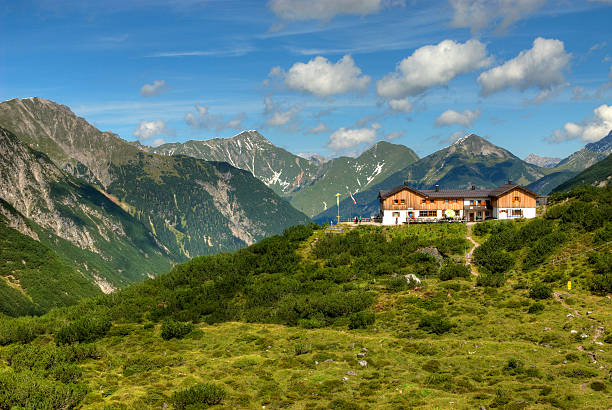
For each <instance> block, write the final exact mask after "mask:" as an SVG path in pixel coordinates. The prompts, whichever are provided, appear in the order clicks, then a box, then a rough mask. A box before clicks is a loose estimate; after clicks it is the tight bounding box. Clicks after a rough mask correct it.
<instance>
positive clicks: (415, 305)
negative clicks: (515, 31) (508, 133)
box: [0, 189, 612, 409]
mask: <svg viewBox="0 0 612 410" xmlns="http://www.w3.org/2000/svg"><path fill="white" fill-rule="evenodd" d="M610 195H611V190H610V189H607V190H605V189H604V190H583V191H575V192H573V193H572V194H571V195H565V194H563V195H558V196H556V197H554V198H553V205H552V206H549V209H548V210H547V213H546V215H545V217H543V218H537V219H535V220H531V221H525V220H517V221H507V222H505V221H491V222H486V223H483V224H477V225H474V226H472V227H471V231H472V234H473V237H474V239H475V240H476V241H477V242H478V243H479V244H480V246H479V247H478V248H477V249H476V250H475V251H474V264H475V266H476V271H477V273H478V274H477V275H474V274H472V273H471V272H470V269H469V268H468V267H466V266H465V265H463V263H460V261H461V258H462V257H463V256H464V254H465V250H466V248H468V249H469V248H470V247H471V243H470V242H469V241H467V239H466V234H467V229H466V226H465V225H463V224H436V225H434V224H431V225H411V226H409V227H376V226H360V227H357V228H354V229H350V228H348V227H347V229H346V232H345V233H344V234H330V233H326V231H325V229H323V228H318V227H316V226H314V225H311V226H302V227H296V228H292V229H289V230H287V231H286V232H285V233H284V234H283V235H282V236H277V237H273V238H269V239H265V240H263V241H261V242H260V243H258V244H256V245H254V246H251V247H249V248H247V249H244V250H241V251H238V252H235V253H232V254H220V255H218V256H206V257H202V258H196V259H193V260H192V261H190V262H187V263H185V264H183V265H179V266H177V267H176V268H174V269H173V270H172V271H171V272H169V273H168V274H165V275H161V276H160V277H158V278H156V279H153V280H149V281H146V282H143V283H141V284H136V285H133V286H131V287H129V288H127V289H125V290H123V291H121V292H118V293H116V294H113V295H107V296H101V297H98V298H94V299H87V300H84V301H83V302H81V303H80V304H78V305H75V306H72V307H68V308H62V309H55V310H53V311H51V312H50V313H48V314H46V315H44V316H40V317H23V318H17V319H11V318H0V346H1V347H0V409H4V408H12V407H13V406H17V407H18V406H21V407H24V408H71V407H82V408H98V409H132V408H154V409H155V408H157V409H162V408H177V409H187V408H191V409H196V408H207V407H212V408H253V409H255V408H258V409H261V408H264V407H265V408H266V409H270V408H296V409H313V408H320V409H327V408H331V409H358V408H363V409H365V408H428V409H430V408H440V409H447V408H478V407H479V406H483V407H484V408H487V409H488V408H505V409H518V408H562V409H576V408H585V409H586V408H588V409H607V408H610V407H612V399H610V397H611V394H610V393H611V390H612V383H611V375H612V373H611V365H612V354H611V353H610V345H611V344H612V332H611V331H610V330H611V328H610V327H611V324H612V300H611V299H610V294H611V293H612V271H611V266H612V256H611V252H610V246H609V244H610V240H612V238H610V232H611V229H610V228H611V223H610V217H609V216H608V215H610V214H609V213H608V211H609V208H610V204H611V203H612V201H609V199H610ZM585 205H588V206H585ZM429 247H435V248H436V249H437V250H438V251H439V253H440V256H441V258H440V257H438V256H437V254H436V253H435V252H431V250H430V249H427V248H429ZM593 249H594V250H593ZM409 274H414V275H416V276H417V277H418V278H419V279H420V280H421V281H422V282H421V283H416V282H415V281H408V280H406V278H405V275H409ZM568 280H571V281H572V284H573V286H572V289H571V291H568V290H567V281H568Z"/></svg>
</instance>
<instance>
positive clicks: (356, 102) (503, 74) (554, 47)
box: [0, 0, 612, 158]
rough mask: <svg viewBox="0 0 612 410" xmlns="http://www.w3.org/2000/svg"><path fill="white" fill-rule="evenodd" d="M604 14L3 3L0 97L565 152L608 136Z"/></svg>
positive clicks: (212, 131) (354, 138) (85, 110)
mask: <svg viewBox="0 0 612 410" xmlns="http://www.w3.org/2000/svg"><path fill="white" fill-rule="evenodd" d="M611 22H612V0H584V1H573V0H572V1H570V0H443V1H431V0H423V1H421V0H307V1H306V0H269V1H264V0H261V1H256V0H254V1H251V0H244V1H243V0H240V1H239V0H167V1H162V0H105V1H88V0H66V1H58V0H8V1H5V2H2V3H1V4H0V37H1V38H2V40H1V42H0V100H2V101H4V100H9V99H12V98H24V97H34V96H37V97H43V98H47V99H50V100H53V101H55V102H58V103H61V104H65V105H67V106H69V107H70V108H71V109H72V110H73V111H74V112H75V113H76V114H77V115H79V116H81V117H83V118H85V119H86V120H87V121H89V122H90V123H92V124H94V125H95V126H96V127H98V128H99V129H101V130H103V131H107V130H108V131H112V132H115V133H117V134H119V135H120V136H121V137H122V138H124V139H126V140H138V141H140V142H141V143H143V144H146V145H159V144H162V143H164V142H184V141H187V140H190V139H196V140H204V139H210V138H216V137H220V138H227V137H231V136H234V135H236V134H238V133H239V132H240V131H242V130H250V129H256V130H258V131H259V132H261V133H262V134H263V135H264V136H265V137H266V138H268V139H269V140H270V141H271V142H272V143H273V144H275V145H278V146H280V147H283V148H285V149H287V150H289V151H291V152H293V153H296V154H298V153H302V154H306V153H317V154H320V155H322V156H325V157H334V156H339V155H357V154H358V153H360V152H362V151H363V150H364V149H366V148H367V147H368V146H371V145H372V144H373V143H375V142H377V141H381V140H387V141H390V142H392V143H397V144H403V145H406V146H408V147H410V148H412V149H414V150H415V151H416V152H417V154H418V155H419V156H421V157H422V156H426V155H428V154H430V153H432V152H435V151H436V150H439V149H441V148H443V147H444V146H447V145H449V144H450V143H452V142H453V141H454V140H456V139H458V138H460V137H462V136H464V135H465V134H470V133H475V134H478V135H480V136H483V137H485V138H488V139H489V140H490V141H491V142H492V143H494V144H496V145H499V146H501V147H503V148H506V149H508V150H510V151H511V152H512V153H514V154H515V155H517V156H519V157H521V158H524V157H526V156H527V155H528V154H530V153H536V154H538V155H543V156H553V157H565V156H567V155H569V154H571V153H572V152H574V151H576V150H578V149H580V148H582V147H583V146H584V145H585V144H586V143H589V142H594V141H597V140H599V139H601V138H603V137H604V136H606V135H607V133H608V132H609V131H610V130H611V129H612V24H610V23H611Z"/></svg>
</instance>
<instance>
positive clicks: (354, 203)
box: [349, 192, 357, 205]
mask: <svg viewBox="0 0 612 410" xmlns="http://www.w3.org/2000/svg"><path fill="white" fill-rule="evenodd" d="M349 195H350V196H351V199H352V200H353V205H357V201H355V198H353V194H351V193H350V192H349Z"/></svg>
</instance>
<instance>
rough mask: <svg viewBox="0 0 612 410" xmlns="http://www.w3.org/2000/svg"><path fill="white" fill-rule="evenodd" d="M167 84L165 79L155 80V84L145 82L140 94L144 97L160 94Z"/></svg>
mask: <svg viewBox="0 0 612 410" xmlns="http://www.w3.org/2000/svg"><path fill="white" fill-rule="evenodd" d="M165 85H166V81H165V80H161V81H159V80H155V81H153V84H145V85H143V86H142V88H141V89H140V95H142V96H143V97H152V96H154V95H159V94H161V93H162V92H164V86H165Z"/></svg>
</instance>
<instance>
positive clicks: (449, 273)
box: [438, 262, 471, 280]
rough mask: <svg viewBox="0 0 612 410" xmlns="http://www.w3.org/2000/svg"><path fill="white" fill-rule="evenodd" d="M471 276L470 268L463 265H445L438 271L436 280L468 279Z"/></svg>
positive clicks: (451, 263) (450, 263)
mask: <svg viewBox="0 0 612 410" xmlns="http://www.w3.org/2000/svg"><path fill="white" fill-rule="evenodd" d="M470 275H471V272H470V268H469V267H468V266H467V265H465V264H463V263H454V262H449V263H446V264H445V265H444V266H442V268H441V269H440V273H438V278H439V279H440V280H451V279H455V278H469V277H470Z"/></svg>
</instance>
